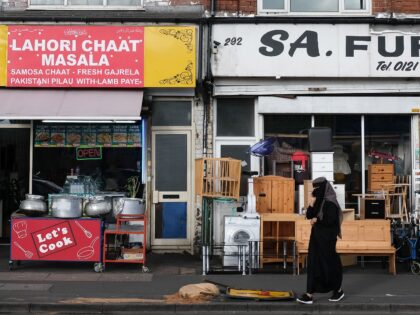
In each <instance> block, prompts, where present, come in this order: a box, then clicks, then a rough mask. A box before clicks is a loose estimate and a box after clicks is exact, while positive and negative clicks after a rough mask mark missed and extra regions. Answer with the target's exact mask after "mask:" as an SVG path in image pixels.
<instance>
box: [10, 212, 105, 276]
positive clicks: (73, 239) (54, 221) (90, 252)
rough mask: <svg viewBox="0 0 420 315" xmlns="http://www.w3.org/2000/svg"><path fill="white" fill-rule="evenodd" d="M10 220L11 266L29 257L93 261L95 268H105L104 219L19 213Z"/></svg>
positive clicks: (38, 259)
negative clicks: (102, 258)
mask: <svg viewBox="0 0 420 315" xmlns="http://www.w3.org/2000/svg"><path fill="white" fill-rule="evenodd" d="M10 222H11V241H10V260H9V269H10V270H12V269H13V268H14V263H15V262H16V263H17V264H19V262H20V261H24V260H27V261H77V262H93V263H94V270H95V271H96V272H99V271H101V269H102V261H101V257H102V256H101V241H102V220H101V219H97V218H75V219H60V218H53V217H27V216H24V215H19V214H15V215H13V216H12V217H11V219H10Z"/></svg>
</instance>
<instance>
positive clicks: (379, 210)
mask: <svg viewBox="0 0 420 315" xmlns="http://www.w3.org/2000/svg"><path fill="white" fill-rule="evenodd" d="M365 219H385V200H384V199H365Z"/></svg>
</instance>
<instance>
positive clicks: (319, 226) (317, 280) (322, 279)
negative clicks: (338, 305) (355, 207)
mask: <svg viewBox="0 0 420 315" xmlns="http://www.w3.org/2000/svg"><path fill="white" fill-rule="evenodd" d="M312 184H313V187H314V190H313V192H312V196H313V198H312V200H311V202H310V205H309V207H308V209H307V212H306V218H307V219H308V220H311V225H312V230H311V237H310V240H309V249H308V270H307V284H306V286H307V287H306V293H305V294H303V295H302V296H301V297H299V298H298V299H297V301H298V302H301V303H305V304H312V303H313V296H312V295H313V294H314V293H326V292H330V291H333V294H332V296H331V298H330V299H329V301H331V302H337V301H340V300H341V299H342V298H343V297H344V292H343V290H342V288H341V282H342V280H343V270H342V266H341V260H340V256H338V254H337V252H336V250H335V245H336V243H337V236H338V237H340V238H341V229H340V226H341V222H342V218H343V214H342V211H341V208H340V205H339V204H338V202H337V198H336V194H335V191H334V189H333V187H332V186H331V184H330V183H329V182H328V181H327V180H326V178H325V177H320V178H317V179H315V180H314V181H313V183H312Z"/></svg>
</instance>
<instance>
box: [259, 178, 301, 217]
mask: <svg viewBox="0 0 420 315" xmlns="http://www.w3.org/2000/svg"><path fill="white" fill-rule="evenodd" d="M254 193H255V197H256V201H257V211H258V212H259V213H293V212H294V211H295V208H294V200H295V181H294V179H293V178H287V177H281V176H261V177H255V178H254Z"/></svg>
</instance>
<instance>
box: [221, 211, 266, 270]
mask: <svg viewBox="0 0 420 315" xmlns="http://www.w3.org/2000/svg"><path fill="white" fill-rule="evenodd" d="M224 226H225V235H224V241H225V246H224V256H223V266H226V267H228V266H238V263H239V252H238V250H239V249H238V246H237V245H248V244H249V243H248V242H249V241H259V240H260V218H259V217H258V216H256V215H253V216H250V217H248V216H246V214H243V215H242V216H225V224H224ZM246 253H248V246H246ZM246 259H247V260H248V255H246Z"/></svg>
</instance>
